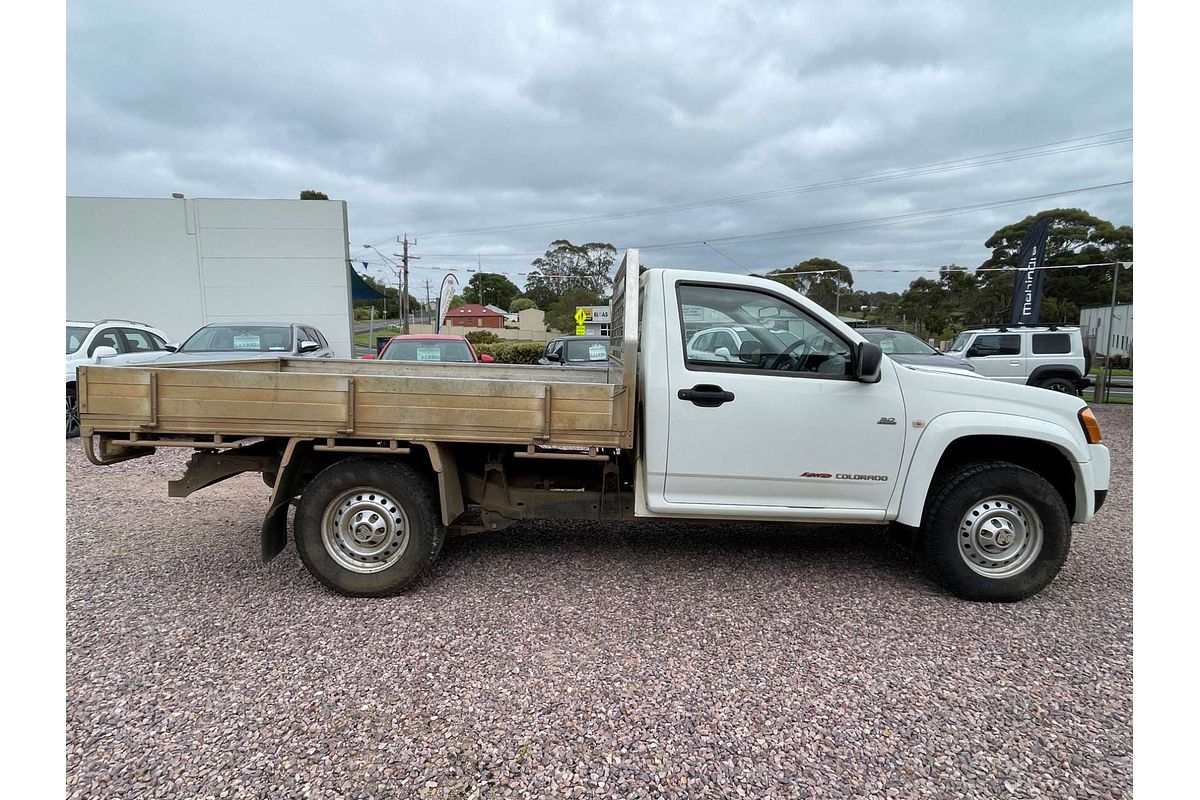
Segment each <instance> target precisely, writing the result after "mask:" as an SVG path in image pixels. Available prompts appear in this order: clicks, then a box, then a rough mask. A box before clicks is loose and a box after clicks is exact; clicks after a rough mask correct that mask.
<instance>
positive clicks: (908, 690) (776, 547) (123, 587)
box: [66, 407, 1133, 798]
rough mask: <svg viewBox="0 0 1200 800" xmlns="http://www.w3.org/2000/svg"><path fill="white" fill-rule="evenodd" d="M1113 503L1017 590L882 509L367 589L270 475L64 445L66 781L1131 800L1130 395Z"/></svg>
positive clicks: (189, 793)
mask: <svg viewBox="0 0 1200 800" xmlns="http://www.w3.org/2000/svg"><path fill="white" fill-rule="evenodd" d="M1096 413H1097V416H1098V417H1099V418H1100V421H1101V424H1102V426H1103V428H1104V433H1105V437H1106V439H1107V441H1108V444H1109V446H1110V447H1112V448H1113V450H1114V458H1113V481H1112V490H1111V491H1110V493H1109V499H1108V503H1107V505H1106V506H1105V508H1104V509H1103V511H1102V512H1101V514H1100V517H1099V518H1098V519H1097V520H1095V521H1093V522H1091V523H1089V524H1087V525H1085V526H1082V527H1077V528H1076V529H1075V545H1074V548H1073V550H1072V553H1071V557H1070V559H1069V560H1068V562H1067V566H1066V568H1065V569H1064V570H1063V572H1062V573H1061V574H1060V576H1059V578H1058V580H1057V581H1055V583H1054V584H1052V585H1051V586H1050V587H1049V588H1048V589H1047V590H1046V591H1044V592H1042V594H1040V595H1039V596H1037V597H1035V598H1033V599H1031V600H1028V601H1026V602H1023V603H1019V604H1015V605H1003V606H1001V605H988V604H973V603H968V602H964V601H960V600H957V599H954V598H953V597H950V596H948V595H946V594H944V593H943V592H942V591H941V590H940V589H939V588H937V587H936V586H935V585H933V584H932V583H931V582H930V581H929V580H928V579H927V578H926V577H925V576H924V574H923V573H922V571H921V569H920V567H919V566H918V564H917V563H916V562H915V561H914V559H913V558H912V557H910V556H908V555H907V554H906V553H903V552H902V551H900V550H899V549H897V548H896V547H895V546H894V545H892V544H891V543H890V542H889V541H888V540H887V539H886V537H885V536H882V535H881V531H880V530H879V529H869V528H843V529H833V528H814V529H808V530H800V531H797V530H789V529H788V528H786V527H784V526H777V525H763V524H740V525H730V526H711V527H698V526H687V525H679V524H653V525H642V524H606V525H602V526H601V525H594V524H586V523H583V524H573V525H563V524H529V525H522V526H517V527H514V528H511V529H509V530H508V531H504V532H502V533H500V534H493V535H490V536H484V537H476V538H468V539H462V540H452V541H451V542H449V543H448V544H447V547H446V549H445V550H444V551H443V554H442V558H441V560H440V561H439V562H438V564H437V565H436V567H435V569H434V571H433V573H432V574H431V576H430V577H429V579H427V580H425V581H424V582H423V583H422V584H421V585H420V586H419V587H418V588H417V589H416V590H414V591H412V592H410V593H409V594H407V595H405V596H402V597H397V598H391V599H387V600H374V601H371V600H354V599H347V598H343V597H340V596H337V595H335V594H332V593H330V592H328V591H325V590H324V589H322V588H321V587H320V586H319V585H318V584H317V583H316V582H315V581H314V580H312V579H311V578H309V577H308V575H307V573H305V572H304V570H303V568H302V567H301V565H300V563H299V559H298V558H297V556H296V554H295V551H294V549H293V548H292V547H291V546H290V545H289V547H288V550H287V551H286V552H285V553H284V554H283V555H282V556H281V557H280V558H278V559H276V560H275V561H274V562H272V563H271V564H270V565H268V566H266V567H262V566H261V565H259V564H258V550H259V537H258V526H259V523H260V521H261V515H262V511H263V509H264V506H265V502H266V499H267V489H266V487H264V486H263V485H262V483H261V481H259V479H258V478H257V476H254V477H250V476H242V477H240V478H236V479H234V480H231V481H228V482H227V483H225V484H222V485H219V486H217V487H213V488H211V489H209V490H206V491H204V492H201V493H199V494H197V495H194V496H193V497H191V498H188V499H185V500H172V499H169V498H167V496H166V487H165V485H164V481H165V480H166V479H167V478H169V477H176V476H177V475H178V474H179V472H180V471H181V469H182V465H183V461H184V455H183V454H180V453H165V454H159V455H155V456H153V457H150V458H145V459H140V460H137V461H133V462H129V463H126V464H121V465H117V466H114V467H109V468H97V467H92V466H91V465H89V464H87V463H86V461H85V459H84V458H83V455H82V453H81V451H80V448H79V445H78V443H77V442H75V443H71V442H69V443H68V444H67V456H66V458H67V464H68V479H67V531H68V533H67V557H68V562H67V687H66V688H67V720H66V721H67V786H66V789H67V795H68V796H69V797H72V798H74V797H80V798H94V797H187V798H201V797H352V798H368V797H370V798H405V797H454V798H473V797H484V798H487V797H509V796H511V797H548V796H554V797H614V798H616V797H620V798H625V797H753V798H763V797H773V798H784V797H801V798H809V797H820V798H828V797H862V796H870V797H875V796H878V797H905V798H907V797H980V798H993V797H1053V798H1067V797H1078V798H1084V797H1129V796H1130V794H1131V749H1132V726H1131V710H1132V709H1131V705H1132V703H1131V693H1132V674H1131V660H1132V598H1131V596H1132V544H1133V543H1132V492H1131V477H1132V475H1131V469H1132V467H1131V453H1132V436H1133V434H1132V412H1131V410H1130V409H1127V408H1114V407H1107V408H1101V409H1099V410H1097V412H1096Z"/></svg>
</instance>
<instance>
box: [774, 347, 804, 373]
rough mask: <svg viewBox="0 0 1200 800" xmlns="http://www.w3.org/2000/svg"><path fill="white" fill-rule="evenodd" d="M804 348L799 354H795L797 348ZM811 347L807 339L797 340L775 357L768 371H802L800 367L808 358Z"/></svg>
mask: <svg viewBox="0 0 1200 800" xmlns="http://www.w3.org/2000/svg"><path fill="white" fill-rule="evenodd" d="M798 347H799V348H802V349H801V351H800V352H799V353H793V352H792V351H793V350H795V349H796V348H798ZM809 350H810V347H809V344H808V340H807V339H797V340H796V341H794V342H792V343H791V344H789V345H788V346H787V347H785V348H783V352H781V353H780V354H779V355H777V356H775V360H773V361H772V362H771V363H770V364H769V365H767V367H766V369H771V370H781V371H783V372H794V371H797V370H799V369H800V365H801V364H803V363H804V360H805V359H806V358H808V353H809Z"/></svg>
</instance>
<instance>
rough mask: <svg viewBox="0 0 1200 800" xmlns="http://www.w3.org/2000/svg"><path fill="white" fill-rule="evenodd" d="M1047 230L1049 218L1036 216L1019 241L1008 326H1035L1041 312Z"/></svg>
mask: <svg viewBox="0 0 1200 800" xmlns="http://www.w3.org/2000/svg"><path fill="white" fill-rule="evenodd" d="M1049 229H1050V218H1049V217H1039V218H1038V219H1036V220H1034V223H1033V224H1032V225H1030V226H1029V230H1028V231H1026V233H1025V240H1024V241H1022V242H1021V253H1020V255H1019V256H1018V257H1017V277H1016V280H1015V281H1014V282H1013V294H1012V323H1013V324H1014V325H1021V324H1025V325H1036V324H1037V322H1038V316H1039V314H1040V312H1041V310H1042V283H1043V282H1044V279H1045V272H1046V271H1045V270H1044V269H1041V266H1042V264H1043V263H1044V262H1045V260H1046V233H1047V232H1048V231H1049Z"/></svg>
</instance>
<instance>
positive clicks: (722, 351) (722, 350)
mask: <svg viewBox="0 0 1200 800" xmlns="http://www.w3.org/2000/svg"><path fill="white" fill-rule="evenodd" d="M713 355H714V356H716V357H717V358H723V359H725V360H726V361H732V360H733V354H732V353H730V352H729V348H728V347H718V348H717V349H716V350H715V351H714V352H713Z"/></svg>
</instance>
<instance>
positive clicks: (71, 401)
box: [67, 395, 79, 433]
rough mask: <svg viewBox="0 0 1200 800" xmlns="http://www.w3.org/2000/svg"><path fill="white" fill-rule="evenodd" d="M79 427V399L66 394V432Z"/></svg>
mask: <svg viewBox="0 0 1200 800" xmlns="http://www.w3.org/2000/svg"><path fill="white" fill-rule="evenodd" d="M78 428H79V401H77V400H76V399H75V398H74V397H72V396H71V395H67V433H70V432H71V431H73V430H76V429H78Z"/></svg>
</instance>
